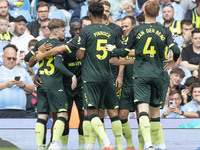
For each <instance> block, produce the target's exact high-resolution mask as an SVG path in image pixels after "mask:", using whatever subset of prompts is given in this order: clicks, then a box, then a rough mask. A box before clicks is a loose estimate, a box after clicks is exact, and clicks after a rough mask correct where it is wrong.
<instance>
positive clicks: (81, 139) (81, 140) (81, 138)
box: [78, 109, 85, 149]
mask: <svg viewBox="0 0 200 150" xmlns="http://www.w3.org/2000/svg"><path fill="white" fill-rule="evenodd" d="M78 114H79V120H80V122H79V126H78V134H79V149H83V148H84V145H85V139H84V135H83V120H84V111H83V110H80V109H78Z"/></svg>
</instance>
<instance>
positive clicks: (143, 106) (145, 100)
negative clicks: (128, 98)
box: [133, 78, 153, 149]
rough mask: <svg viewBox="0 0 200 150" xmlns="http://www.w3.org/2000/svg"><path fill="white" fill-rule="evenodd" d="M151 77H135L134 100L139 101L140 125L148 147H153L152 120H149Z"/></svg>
mask: <svg viewBox="0 0 200 150" xmlns="http://www.w3.org/2000/svg"><path fill="white" fill-rule="evenodd" d="M150 80H151V79H147V78H135V79H134V80H133V83H134V93H135V97H134V99H135V100H134V101H135V102H136V103H137V108H138V113H139V126H140V130H141V132H142V136H143V138H144V142H145V147H146V149H148V148H149V149H150V148H152V147H153V145H152V142H151V134H150V121H149V115H148V112H149V103H150V96H151V86H150V85H149V84H150Z"/></svg>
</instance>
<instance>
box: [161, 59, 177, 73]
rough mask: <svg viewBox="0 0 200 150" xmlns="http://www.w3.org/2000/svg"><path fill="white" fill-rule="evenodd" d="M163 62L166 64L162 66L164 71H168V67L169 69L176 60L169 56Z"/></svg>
mask: <svg viewBox="0 0 200 150" xmlns="http://www.w3.org/2000/svg"><path fill="white" fill-rule="evenodd" d="M164 62H166V63H167V64H166V65H165V66H164V67H163V68H164V71H168V70H169V69H171V68H172V67H173V66H174V65H175V64H176V62H175V61H174V60H173V58H169V59H167V60H165V61H164Z"/></svg>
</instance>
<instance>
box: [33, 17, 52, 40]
mask: <svg viewBox="0 0 200 150" xmlns="http://www.w3.org/2000/svg"><path fill="white" fill-rule="evenodd" d="M49 22H50V19H49V18H45V19H44V20H42V21H41V31H42V34H41V35H39V36H38V37H37V38H36V39H37V40H38V41H40V40H42V39H46V38H49V35H50V30H49V28H48V24H49Z"/></svg>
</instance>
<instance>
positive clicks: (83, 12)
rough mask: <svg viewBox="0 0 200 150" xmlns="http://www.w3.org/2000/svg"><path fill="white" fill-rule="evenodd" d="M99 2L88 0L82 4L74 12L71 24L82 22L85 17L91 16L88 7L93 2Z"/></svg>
mask: <svg viewBox="0 0 200 150" xmlns="http://www.w3.org/2000/svg"><path fill="white" fill-rule="evenodd" d="M98 1H99V0H86V1H85V2H83V3H80V4H79V5H78V7H77V8H76V9H75V10H74V12H73V14H72V17H71V23H72V22H75V21H77V22H81V19H82V18H83V17H85V16H89V11H88V6H89V5H90V4H91V3H92V2H98Z"/></svg>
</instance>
